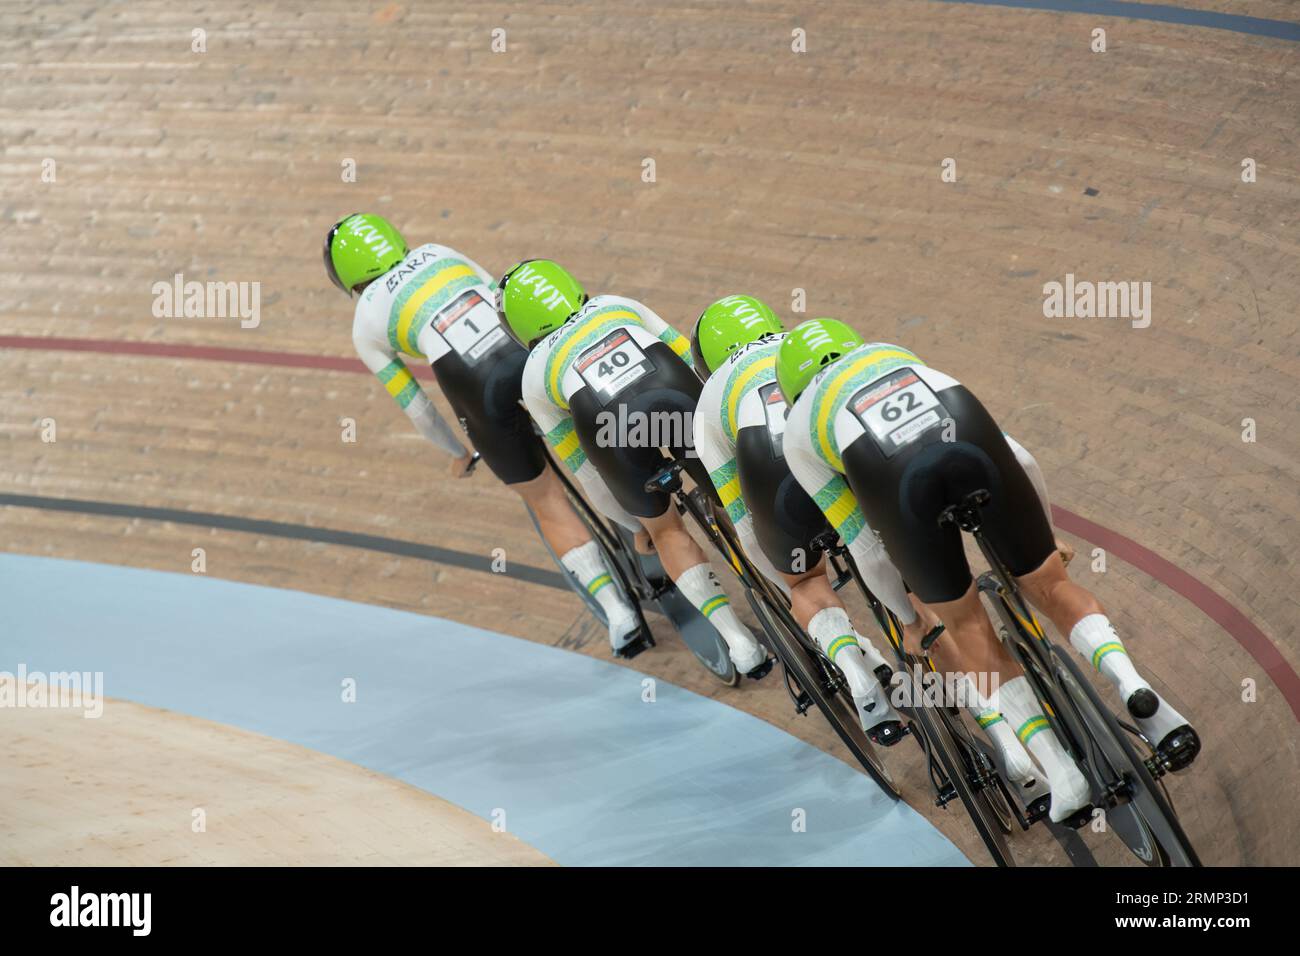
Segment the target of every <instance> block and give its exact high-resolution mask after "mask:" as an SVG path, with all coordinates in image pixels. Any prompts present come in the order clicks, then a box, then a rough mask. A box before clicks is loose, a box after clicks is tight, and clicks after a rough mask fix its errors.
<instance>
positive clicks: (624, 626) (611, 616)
mask: <svg viewBox="0 0 1300 956" xmlns="http://www.w3.org/2000/svg"><path fill="white" fill-rule="evenodd" d="M560 563H561V564H562V565H564V567H565V568H566V569H567V570H568V572H569V573H570V574H572V575H573V576H574V577H575V578H577V579H578V581H579V582H580V583H581V584H582V586H583V587H585V588H586V589H587V593H588V594H590V595H591V596H592V597H593V598H595V599H596V603H597V604H599V605H600V609H601V610H602V611H604V612H605V620H607V621H608V622H609V640H610V643H611V644H613V645H614V648H615V649H618V648H619V647H622V646H623V643H624V641H623V639H624V638H626V637H628V636H629V635H630V634H631V633H632V631H634V630H636V628H637V625H638V624H639V622H638V620H637V616H636V611H635V610H633V608H632V605H630V604H628V603H627V601H626V600H625V599H624V598H623V595H622V594H621V593H619V590H618V588H617V587H616V586H615V585H614V576H613V575H612V574H610V573H609V568H608V567H606V565H605V556H604V555H603V554H602V553H601V550H600V545H598V544H596V542H595V541H588V542H587V543H586V544H583V545H579V546H578V547H576V548H574V549H573V550H572V551H569V552H568V553H566V554H565V555H564V557H562V558H560Z"/></svg>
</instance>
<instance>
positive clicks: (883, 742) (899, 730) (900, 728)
mask: <svg viewBox="0 0 1300 956" xmlns="http://www.w3.org/2000/svg"><path fill="white" fill-rule="evenodd" d="M909 731H910V727H909V726H904V725H903V723H902V722H901V721H898V720H885V721H881V722H880V723H878V724H876V726H874V727H872V728H871V729H869V730H868V731H867V737H868V738H869V739H870V740H871V742H872V743H873V744H875V745H876V746H878V747H892V746H894V744H896V743H898V742H899V741H900V740H902V739H903V738H904V737H906V736H907V735H908V733H909Z"/></svg>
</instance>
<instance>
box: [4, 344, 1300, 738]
mask: <svg viewBox="0 0 1300 956" xmlns="http://www.w3.org/2000/svg"><path fill="white" fill-rule="evenodd" d="M0 348H11V349H33V350H38V351H51V350H52V351H61V352H104V353H108V354H110V355H142V356H150V357H155V358H181V359H199V360H203V361H209V362H237V363H241V364H251V365H276V366H281V367H287V368H313V369H324V370H326V371H331V372H368V371H369V370H368V369H367V368H366V367H365V365H364V364H362V362H361V361H360V360H359V359H354V358H336V357H331V356H324V355H303V354H300V353H295V352H266V351H261V350H258V349H231V348H220V347H217V346H212V345H172V344H167V343H163V342H129V341H122V340H109V339H68V338H45V337H40V336H27V335H0ZM412 372H413V374H414V375H415V376H416V377H417V378H424V379H432V378H433V371H432V370H431V369H430V368H428V367H427V366H423V365H417V366H416V367H415V368H414V369H413V370H412ZM1052 519H1053V521H1055V522H1056V525H1057V527H1059V528H1061V529H1062V530H1063V531H1068V532H1070V533H1071V534H1074V535H1078V536H1079V537H1080V538H1083V539H1084V540H1086V541H1090V542H1092V543H1093V544H1095V545H1097V546H1099V547H1102V548H1105V549H1106V550H1107V551H1108V552H1110V553H1111V554H1113V555H1116V556H1117V557H1119V558H1122V559H1123V560H1125V561H1127V562H1128V563H1129V564H1131V565H1133V566H1134V567H1135V568H1138V569H1139V570H1141V571H1144V572H1146V573H1147V574H1149V575H1150V576H1151V577H1153V578H1155V580H1157V581H1159V582H1160V583H1161V584H1163V585H1164V586H1165V587H1167V588H1169V589H1170V590H1171V591H1173V592H1174V593H1175V594H1178V595H1181V596H1182V597H1184V598H1186V599H1187V600H1188V601H1190V602H1191V603H1192V604H1194V605H1195V606H1196V607H1198V608H1200V610H1201V611H1202V613H1204V614H1205V615H1206V616H1207V617H1208V618H1210V620H1212V621H1214V622H1215V623H1216V624H1218V625H1219V626H1220V627H1221V628H1223V630H1224V631H1226V632H1227V633H1228V634H1229V635H1230V636H1231V637H1232V639H1233V640H1235V641H1236V642H1237V643H1238V644H1240V645H1241V646H1242V647H1243V648H1244V649H1245V650H1246V652H1247V653H1248V654H1250V656H1251V657H1253V658H1254V659H1255V662H1256V663H1257V664H1259V666H1260V667H1262V668H1263V669H1264V672H1265V673H1266V674H1268V676H1269V678H1270V679H1271V680H1272V681H1273V683H1274V684H1275V685H1276V686H1277V688H1278V690H1279V691H1281V692H1282V696H1283V698H1284V699H1285V700H1286V702H1287V703H1288V704H1289V705H1290V706H1291V712H1292V713H1293V714H1294V715H1295V717H1296V720H1300V675H1297V674H1296V672H1295V669H1294V668H1292V667H1291V664H1290V663H1289V662H1288V661H1287V660H1286V658H1284V657H1283V656H1282V652H1281V651H1279V650H1278V649H1277V647H1276V646H1275V645H1274V644H1273V643H1272V642H1271V641H1270V640H1269V639H1268V637H1267V636H1266V635H1265V634H1264V632H1263V631H1261V630H1260V629H1259V628H1258V627H1257V626H1256V625H1255V624H1254V623H1253V622H1252V621H1251V620H1250V619H1249V618H1247V617H1246V616H1245V615H1244V614H1242V613H1241V612H1240V611H1239V610H1237V608H1236V607H1234V606H1233V605H1232V604H1230V603H1229V602H1228V601H1227V600H1225V599H1224V598H1223V597H1221V596H1220V595H1219V594H1218V592H1216V591H1214V590H1213V589H1212V588H1210V587H1209V585H1207V584H1205V583H1204V582H1202V581H1201V580H1200V579H1198V578H1196V577H1193V576H1192V575H1191V574H1188V573H1187V572H1186V571H1184V570H1183V569H1182V568H1180V567H1178V566H1177V565H1175V564H1173V563H1171V562H1169V561H1167V560H1165V559H1164V558H1162V557H1160V555H1158V554H1156V553H1155V552H1154V551H1152V550H1150V549H1149V548H1145V547H1143V546H1142V545H1140V544H1138V543H1137V542H1136V541H1134V540H1133V539H1132V538H1126V537H1125V536H1124V535H1122V534H1120V533H1119V532H1117V531H1111V530H1110V529H1109V528H1104V527H1102V526H1101V525H1099V524H1096V523H1094V522H1092V521H1089V520H1088V519H1087V518H1084V517H1082V516H1081V515H1077V514H1075V513H1074V512H1072V511H1067V510H1066V509H1064V508H1061V507H1059V506H1058V505H1052Z"/></svg>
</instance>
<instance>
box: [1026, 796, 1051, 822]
mask: <svg viewBox="0 0 1300 956" xmlns="http://www.w3.org/2000/svg"><path fill="white" fill-rule="evenodd" d="M1051 809H1052V795H1051V794H1050V793H1045V794H1043V795H1042V796H1041V797H1034V798H1033V799H1032V800H1030V801H1029V802H1028V803H1026V804H1025V820H1027V821H1028V822H1029V823H1037V822H1038V821H1039V820H1043V819H1046V817H1047V814H1048V813H1050V812H1051Z"/></svg>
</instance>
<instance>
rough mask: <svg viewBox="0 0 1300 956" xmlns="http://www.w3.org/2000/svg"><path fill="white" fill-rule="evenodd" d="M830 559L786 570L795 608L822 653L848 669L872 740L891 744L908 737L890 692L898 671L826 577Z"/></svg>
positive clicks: (797, 618) (846, 676)
mask: <svg viewBox="0 0 1300 956" xmlns="http://www.w3.org/2000/svg"><path fill="white" fill-rule="evenodd" d="M825 560H826V559H825V558H822V559H821V561H819V562H818V563H817V565H816V567H813V568H812V569H810V570H808V571H803V572H800V573H797V574H788V573H785V572H781V577H782V578H784V579H785V583H786V585H787V586H788V587H789V589H790V611H791V613H792V614H793V615H794V619H795V621H797V622H798V624H799V626H800V627H802V628H803V629H804V630H805V631H807V632H808V634H809V636H811V637H812V639H813V640H814V641H816V642H817V646H818V647H820V648H821V649H822V653H823V654H825V655H826V656H827V657H829V658H830V659H831V660H832V661H833V662H834V663H835V665H836V666H837V667H839V669H840V670H841V671H842V672H843V674H844V679H845V680H846V681H848V685H849V693H850V694H851V695H852V697H853V702H854V703H855V704H856V705H857V708H858V714H859V716H860V717H861V719H862V727H863V729H864V730H866V731H867V732H868V733H869V734H870V735H871V739H872V740H875V741H876V742H877V743H879V744H883V745H884V746H890V745H892V744H894V743H896V742H897V741H898V740H901V739H902V735H903V730H902V726H903V724H902V720H901V719H900V718H899V716H898V713H897V712H896V711H895V710H894V708H893V707H892V706H891V705H890V703H889V700H888V694H887V693H886V691H885V687H886V686H887V685H888V683H889V677H890V675H891V673H892V671H891V669H890V667H889V664H888V663H887V662H886V661H885V658H884V657H883V656H882V655H881V653H880V651H878V650H877V649H876V648H875V647H874V646H873V645H872V644H871V642H870V641H868V640H866V638H864V637H863V636H862V635H861V634H859V633H858V630H857V628H855V627H854V626H853V623H852V622H851V621H850V620H849V612H848V611H847V610H846V609H845V607H844V602H843V601H841V600H840V598H839V595H838V594H836V593H835V589H834V588H833V587H831V582H830V580H829V579H828V578H827V577H826V573H825V569H824V568H823V566H822V565H823V564H824V563H825Z"/></svg>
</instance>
